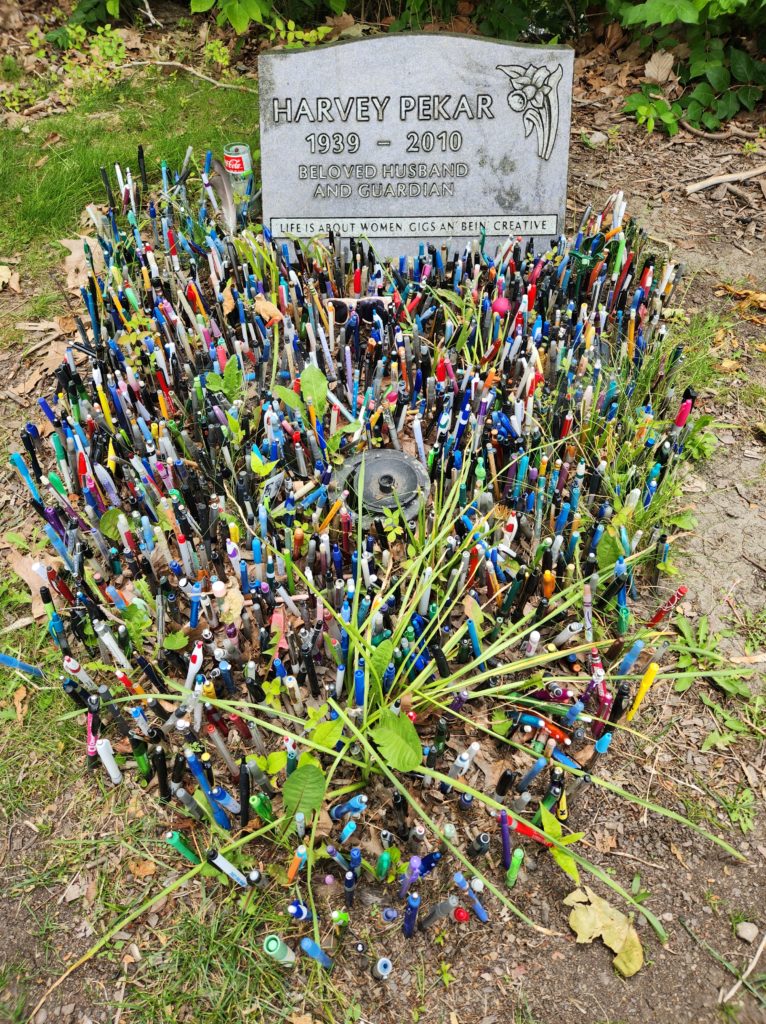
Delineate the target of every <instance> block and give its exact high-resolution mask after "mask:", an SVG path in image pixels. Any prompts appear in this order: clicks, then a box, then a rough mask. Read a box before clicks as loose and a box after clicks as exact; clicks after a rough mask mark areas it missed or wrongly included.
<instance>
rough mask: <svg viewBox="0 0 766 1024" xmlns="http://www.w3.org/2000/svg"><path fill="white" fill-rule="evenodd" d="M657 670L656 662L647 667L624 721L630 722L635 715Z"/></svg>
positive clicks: (658, 668)
mask: <svg viewBox="0 0 766 1024" xmlns="http://www.w3.org/2000/svg"><path fill="white" fill-rule="evenodd" d="M659 670H660V666H659V665H658V664H657V662H656V661H653V662H652V663H651V664H650V665H649V667H648V668H647V670H646V672H644V677H643V679H642V680H641V682H640V684H639V687H638V692H637V693H636V696H635V699H634V701H633V705H632V707H631V709H630V711H629V712H628V713H627V715H626V716H625V720H626V721H627V722H630V721H632V719H633V717H634V715H635V714H636V712H637V711H638V709H639V708H640V707H641V704H642V702H643V699H644V697H645V696H646V695H647V693H648V692H649V688H650V687H651V685H652V683H653V682H654V680H655V678H656V676H657V673H658V672H659Z"/></svg>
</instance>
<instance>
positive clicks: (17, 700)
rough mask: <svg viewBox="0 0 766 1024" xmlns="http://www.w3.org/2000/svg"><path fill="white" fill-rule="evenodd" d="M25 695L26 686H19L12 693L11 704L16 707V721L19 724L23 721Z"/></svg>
mask: <svg viewBox="0 0 766 1024" xmlns="http://www.w3.org/2000/svg"><path fill="white" fill-rule="evenodd" d="M26 696H27V688H26V686H20V687H19V688H18V690H16V692H15V693H14V695H13V706H14V707H15V708H16V721H17V722H18V723H19V725H21V723H22V722H23V721H24V700H25V699H26Z"/></svg>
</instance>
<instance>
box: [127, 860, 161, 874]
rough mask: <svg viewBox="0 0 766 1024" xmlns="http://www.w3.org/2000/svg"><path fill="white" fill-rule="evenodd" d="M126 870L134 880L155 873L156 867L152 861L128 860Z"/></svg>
mask: <svg viewBox="0 0 766 1024" xmlns="http://www.w3.org/2000/svg"><path fill="white" fill-rule="evenodd" d="M128 870H129V871H130V873H131V875H133V877H134V878H148V877H149V876H150V875H154V874H156V873H157V865H156V864H155V863H154V861H153V860H129V861H128Z"/></svg>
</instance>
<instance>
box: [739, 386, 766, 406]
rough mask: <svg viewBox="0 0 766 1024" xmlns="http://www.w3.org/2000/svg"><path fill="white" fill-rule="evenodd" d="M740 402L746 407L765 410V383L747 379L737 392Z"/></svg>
mask: <svg viewBox="0 0 766 1024" xmlns="http://www.w3.org/2000/svg"><path fill="white" fill-rule="evenodd" d="M739 398H740V401H741V402H742V404H743V405H744V406H745V408H747V409H754V410H760V411H761V412H762V413H763V412H764V411H766V385H764V384H759V383H758V382H757V381H754V380H749V381H748V382H747V384H745V385H744V387H743V388H742V390H741V391H740V393H739Z"/></svg>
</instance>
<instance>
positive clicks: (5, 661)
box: [0, 651, 43, 679]
mask: <svg viewBox="0 0 766 1024" xmlns="http://www.w3.org/2000/svg"><path fill="white" fill-rule="evenodd" d="M0 665H4V666H5V668H15V669H18V671H19V672H26V673H27V675H30V676H36V677H37V678H38V679H42V678H43V673H42V671H41V669H39V668H37V666H36V665H28V664H27V662H26V661H19V659H18V658H14V657H13V656H12V655H10V654H3V653H2V652H1V651H0Z"/></svg>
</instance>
